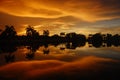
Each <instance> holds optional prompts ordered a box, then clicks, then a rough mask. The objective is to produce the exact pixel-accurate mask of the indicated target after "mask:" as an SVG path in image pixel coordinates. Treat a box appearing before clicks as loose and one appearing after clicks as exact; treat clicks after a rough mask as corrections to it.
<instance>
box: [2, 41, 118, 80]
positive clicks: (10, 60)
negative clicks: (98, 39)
mask: <svg viewBox="0 0 120 80" xmlns="http://www.w3.org/2000/svg"><path fill="white" fill-rule="evenodd" d="M0 59H1V61H0V78H1V79H2V80H80V79H82V80H117V79H118V78H119V73H120V47H115V46H112V45H111V47H108V46H101V45H100V46H99V47H98V45H97V47H95V45H92V44H89V43H82V44H76V43H62V44H57V45H56V44H55V45H54V44H41V45H40V44H38V45H37V44H30V45H24V46H16V45H10V46H9V45H6V46H5V45H4V46H0ZM20 74H21V75H20ZM46 76H47V77H46Z"/></svg>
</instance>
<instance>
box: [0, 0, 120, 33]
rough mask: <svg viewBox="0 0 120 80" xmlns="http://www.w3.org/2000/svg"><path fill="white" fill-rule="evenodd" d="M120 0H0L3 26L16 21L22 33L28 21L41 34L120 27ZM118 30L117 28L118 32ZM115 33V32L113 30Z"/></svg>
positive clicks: (97, 30)
mask: <svg viewBox="0 0 120 80" xmlns="http://www.w3.org/2000/svg"><path fill="white" fill-rule="evenodd" d="M119 3H120V1H119V0H19V1H18V0H0V26H1V29H3V27H4V25H6V24H8V25H14V26H15V28H16V30H17V32H18V33H19V34H22V33H24V30H25V27H26V26H27V25H31V26H34V27H35V29H37V30H38V31H39V32H40V33H41V34H42V30H44V29H48V30H50V31H51V34H53V33H59V32H79V33H85V34H87V33H95V32H101V31H103V32H106V31H104V29H106V30H107V31H108V32H111V31H113V30H112V29H113V28H115V30H118V31H119V30H120V29H119V27H120V23H119V21H120V5H119ZM118 31H116V32H117V33H118ZM112 33H114V32H112Z"/></svg>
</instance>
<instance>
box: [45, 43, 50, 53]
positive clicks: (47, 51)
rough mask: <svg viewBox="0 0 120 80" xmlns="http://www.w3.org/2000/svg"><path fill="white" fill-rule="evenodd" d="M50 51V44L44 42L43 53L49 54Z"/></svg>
mask: <svg viewBox="0 0 120 80" xmlns="http://www.w3.org/2000/svg"><path fill="white" fill-rule="evenodd" d="M49 53H50V50H49V48H48V44H44V49H43V54H45V55H47V54H49Z"/></svg>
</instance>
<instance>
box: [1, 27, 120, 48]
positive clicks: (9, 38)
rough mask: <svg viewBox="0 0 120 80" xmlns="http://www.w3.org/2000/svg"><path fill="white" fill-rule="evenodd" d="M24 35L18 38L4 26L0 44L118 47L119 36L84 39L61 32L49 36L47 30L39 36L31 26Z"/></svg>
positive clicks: (107, 35)
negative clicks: (85, 44)
mask: <svg viewBox="0 0 120 80" xmlns="http://www.w3.org/2000/svg"><path fill="white" fill-rule="evenodd" d="M25 30H26V35H22V36H19V35H17V32H16V30H15V28H14V26H8V25H6V26H5V29H4V30H0V31H1V34H0V44H4V43H6V44H17V45H18V44H23V45H25V44H26V45H28V44H39V43H42V44H50V43H51V44H59V43H66V42H67V43H70V42H72V43H74V44H75V43H79V44H83V43H85V42H88V43H89V44H90V46H91V45H92V46H96V47H97V46H98V47H99V46H101V45H102V46H108V47H109V46H111V45H115V46H119V45H120V35H119V34H115V35H112V34H109V33H107V34H101V33H96V34H89V36H88V37H86V36H85V35H84V34H77V33H75V32H71V33H65V32H61V33H60V34H59V35H58V34H53V35H52V36H49V34H50V32H49V30H43V34H42V35H40V34H39V32H37V30H35V29H34V27H32V26H28V27H26V29H25Z"/></svg>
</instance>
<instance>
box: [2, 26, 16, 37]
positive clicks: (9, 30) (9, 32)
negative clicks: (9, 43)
mask: <svg viewBox="0 0 120 80" xmlns="http://www.w3.org/2000/svg"><path fill="white" fill-rule="evenodd" d="M16 35H17V32H16V31H15V28H14V27H13V26H8V25H6V26H5V30H4V31H3V32H2V33H1V35H0V36H1V37H2V38H13V37H15V36H16Z"/></svg>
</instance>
